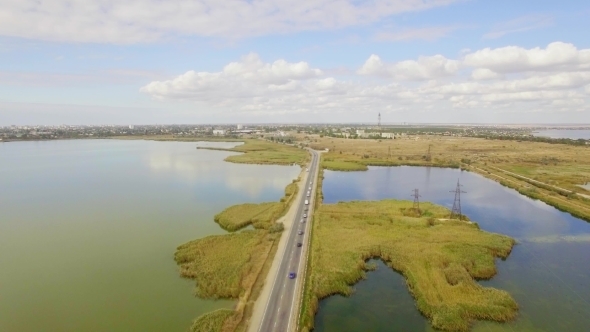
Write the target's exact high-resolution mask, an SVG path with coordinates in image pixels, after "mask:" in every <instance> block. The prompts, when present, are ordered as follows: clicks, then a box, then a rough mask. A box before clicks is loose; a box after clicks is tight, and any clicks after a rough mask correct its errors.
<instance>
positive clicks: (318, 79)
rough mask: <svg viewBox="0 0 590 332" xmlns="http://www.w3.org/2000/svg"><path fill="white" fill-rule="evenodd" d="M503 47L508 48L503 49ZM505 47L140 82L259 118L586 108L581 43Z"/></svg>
mask: <svg viewBox="0 0 590 332" xmlns="http://www.w3.org/2000/svg"><path fill="white" fill-rule="evenodd" d="M563 45H565V47H563V48H562V46H563ZM556 47H557V48H559V49H561V50H566V51H567V50H572V49H573V50H574V52H571V51H570V52H569V53H571V54H573V56H572V55H568V52H565V54H564V52H561V53H560V52H556V51H555V48H556ZM506 49H508V50H509V51H510V52H507V53H508V54H509V56H507V57H503V56H502V55H504V54H505V52H504V50H506ZM498 50H499V51H498ZM512 50H513V47H507V48H500V49H494V50H490V49H484V50H479V51H469V53H467V54H465V55H464V56H462V57H463V58H462V59H448V58H446V57H444V56H442V55H434V56H423V57H419V58H418V59H416V60H412V59H410V60H404V61H399V62H393V63H387V62H384V61H383V60H382V59H381V58H380V57H379V56H378V55H375V54H373V55H371V56H370V57H369V58H368V59H367V60H366V61H365V63H364V64H363V65H362V66H361V67H360V68H359V69H358V71H357V74H358V76H353V75H350V74H349V73H347V74H343V75H340V76H342V77H346V78H347V79H342V78H340V77H339V76H338V73H336V72H334V73H332V74H335V75H334V76H330V75H328V74H327V73H326V71H322V70H320V69H317V68H313V67H312V66H311V65H309V64H308V63H305V62H299V63H291V62H287V61H285V60H277V61H274V62H272V63H265V62H263V61H262V60H261V59H260V58H259V57H258V56H257V55H256V54H249V55H246V56H244V57H243V58H242V59H241V60H240V61H237V62H232V63H230V64H228V65H226V66H225V67H223V68H222V69H221V70H220V71H218V72H198V71H189V72H186V73H184V74H181V75H179V76H177V77H175V78H172V79H169V80H163V81H153V82H151V83H149V84H148V85H146V86H144V87H142V88H141V91H142V92H144V93H146V94H148V95H150V96H151V97H153V98H155V99H157V100H162V101H167V100H172V101H190V102H195V103H196V104H199V105H204V106H206V107H205V108H206V109H208V110H211V109H215V110H219V111H223V112H225V113H226V114H230V116H233V115H236V114H241V115H247V116H254V117H257V116H258V117H264V118H265V119H268V118H270V117H269V116H278V115H281V116H288V115H292V116H293V117H296V118H299V119H307V118H308V117H307V116H308V115H311V116H314V117H315V115H325V116H327V117H328V118H329V119H339V120H343V119H346V118H351V117H353V116H356V117H358V116H360V115H361V114H372V113H375V112H377V111H380V112H381V113H383V114H384V115H385V114H391V113H396V112H402V113H406V114H420V113H424V114H427V113H428V114H430V115H429V116H436V114H437V113H440V112H448V111H452V110H453V109H460V110H468V111H470V112H473V114H490V113H494V112H545V113H552V112H553V113H554V112H580V111H582V112H589V111H590V109H589V106H588V105H589V98H590V70H581V69H580V68H582V69H583V68H584V66H585V62H584V54H585V52H586V50H577V49H576V48H575V47H574V46H573V45H570V44H563V43H553V44H550V45H549V46H548V47H547V48H546V49H539V48H534V49H528V50H527V49H522V48H517V52H516V53H517V54H520V55H521V56H512V55H511V54H512ZM482 54H483V55H485V56H482ZM498 54H499V55H501V56H497V55H498ZM555 54H557V55H560V56H562V57H563V58H560V57H559V56H558V57H556V56H554V55H555ZM574 68H579V70H572V69H574ZM462 69H470V70H469V71H468V70H462ZM541 69H542V70H541ZM367 76H369V77H370V76H376V77H379V78H380V79H377V80H374V79H368V78H367ZM482 112H483V113H482ZM355 119H358V118H355Z"/></svg>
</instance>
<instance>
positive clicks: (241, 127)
mask: <svg viewBox="0 0 590 332" xmlns="http://www.w3.org/2000/svg"><path fill="white" fill-rule="evenodd" d="M236 129H238V130H242V129H244V126H242V125H241V124H239V125H237V126H236Z"/></svg>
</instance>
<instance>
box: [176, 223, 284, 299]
mask: <svg viewBox="0 0 590 332" xmlns="http://www.w3.org/2000/svg"><path fill="white" fill-rule="evenodd" d="M274 238H275V236H273V235H270V234H268V232H265V231H260V230H252V231H243V232H240V233H231V234H225V235H213V236H208V237H205V238H202V239H198V240H194V241H191V242H188V243H186V244H183V245H181V246H179V247H178V248H177V250H176V253H175V254H174V259H175V260H176V263H177V264H178V265H180V275H181V276H182V277H185V278H189V279H194V280H195V281H196V289H195V294H196V295H197V296H199V297H202V298H238V297H239V296H240V294H241V293H242V291H243V289H245V288H247V287H246V286H248V285H246V284H244V283H245V282H247V281H248V280H250V278H248V274H249V273H250V272H251V271H254V270H257V269H256V267H257V266H258V265H257V264H260V263H261V262H260V261H259V260H257V259H256V258H257V257H263V256H264V255H263V254H262V253H265V252H268V250H269V248H270V246H271V245H272V243H273V240H274ZM262 263H263V262H262Z"/></svg>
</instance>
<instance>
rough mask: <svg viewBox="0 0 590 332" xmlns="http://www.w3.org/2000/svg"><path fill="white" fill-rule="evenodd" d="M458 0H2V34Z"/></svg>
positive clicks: (145, 38)
mask: <svg viewBox="0 0 590 332" xmlns="http://www.w3.org/2000/svg"><path fill="white" fill-rule="evenodd" d="M456 1H457V0H381V1H356V0H284V1H275V0H257V1H242V0H223V1H220V0H177V1H160V0H128V1H116V0H87V1H70V0H45V1H37V0H4V1H3V2H2V6H1V7H0V35H4V36H11V37H23V38H29V39H42V40H51V41H65V42H98V43H136V42H151V41H155V40H159V39H163V38H164V37H170V36H176V35H179V36H191V35H197V36H223V37H228V38H231V39H234V38H240V37H249V36H258V35H266V34H277V33H290V32H297V31H314V30H322V29H337V28H343V27H348V26H355V25H363V24H369V23H373V22H377V21H380V20H381V19H383V18H386V17H389V16H391V15H395V14H399V13H405V12H413V11H420V10H426V9H429V8H433V7H437V6H444V5H447V4H450V3H453V2H456Z"/></svg>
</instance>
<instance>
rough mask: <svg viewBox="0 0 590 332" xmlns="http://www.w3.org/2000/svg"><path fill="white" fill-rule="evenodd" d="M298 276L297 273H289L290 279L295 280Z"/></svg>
mask: <svg viewBox="0 0 590 332" xmlns="http://www.w3.org/2000/svg"><path fill="white" fill-rule="evenodd" d="M296 276H297V274H296V273H295V272H290V273H289V279H295V277H296Z"/></svg>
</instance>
